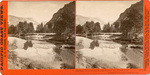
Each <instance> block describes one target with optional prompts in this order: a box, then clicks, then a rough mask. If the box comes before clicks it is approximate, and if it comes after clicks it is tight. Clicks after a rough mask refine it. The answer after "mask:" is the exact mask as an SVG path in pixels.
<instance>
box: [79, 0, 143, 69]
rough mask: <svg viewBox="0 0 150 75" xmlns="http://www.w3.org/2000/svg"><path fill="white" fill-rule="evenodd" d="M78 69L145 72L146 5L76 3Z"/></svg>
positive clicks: (138, 2) (106, 2)
mask: <svg viewBox="0 0 150 75" xmlns="http://www.w3.org/2000/svg"><path fill="white" fill-rule="evenodd" d="M76 7H77V8H76V68H78V69H94V68H96V69H142V68H143V1H142V0H141V1H140V0H137V1H77V3H76Z"/></svg>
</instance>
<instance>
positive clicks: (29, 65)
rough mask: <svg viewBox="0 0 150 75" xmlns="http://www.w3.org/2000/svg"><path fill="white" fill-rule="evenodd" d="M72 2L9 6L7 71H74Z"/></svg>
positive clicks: (12, 3) (15, 4)
mask: <svg viewBox="0 0 150 75" xmlns="http://www.w3.org/2000/svg"><path fill="white" fill-rule="evenodd" d="M74 68H75V2H74V1H9V2H8V69H74Z"/></svg>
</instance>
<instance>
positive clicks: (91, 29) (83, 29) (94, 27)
mask: <svg viewBox="0 0 150 75" xmlns="http://www.w3.org/2000/svg"><path fill="white" fill-rule="evenodd" d="M100 31H101V27H100V23H99V22H96V23H94V22H93V21H91V22H88V21H87V22H86V23H85V24H84V25H82V26H81V25H77V26H76V33H77V34H84V33H86V34H92V33H98V32H100Z"/></svg>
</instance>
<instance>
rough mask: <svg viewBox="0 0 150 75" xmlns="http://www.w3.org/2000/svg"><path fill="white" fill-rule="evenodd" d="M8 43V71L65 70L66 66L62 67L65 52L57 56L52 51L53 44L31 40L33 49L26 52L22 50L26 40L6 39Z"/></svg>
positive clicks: (30, 48) (54, 46)
mask: <svg viewBox="0 0 150 75" xmlns="http://www.w3.org/2000/svg"><path fill="white" fill-rule="evenodd" d="M8 41H9V46H8V48H9V49H8V57H9V59H8V60H9V61H8V68H9V69H63V68H64V67H65V68H66V66H64V63H65V61H66V60H65V59H62V56H65V55H66V54H67V52H65V53H64V51H66V50H62V51H61V53H60V55H59V54H58V53H56V52H55V51H54V50H53V49H54V48H56V45H54V44H53V43H48V42H45V41H36V40H32V43H33V47H29V48H28V49H27V50H24V49H23V46H24V43H25V42H26V40H24V39H20V38H16V37H8ZM68 54H69V53H68ZM68 54H67V55H68ZM73 57H74V56H73ZM71 59H72V58H71ZM68 60H69V59H68ZM16 62H17V63H16ZM19 64H20V65H19ZM65 64H67V63H65Z"/></svg>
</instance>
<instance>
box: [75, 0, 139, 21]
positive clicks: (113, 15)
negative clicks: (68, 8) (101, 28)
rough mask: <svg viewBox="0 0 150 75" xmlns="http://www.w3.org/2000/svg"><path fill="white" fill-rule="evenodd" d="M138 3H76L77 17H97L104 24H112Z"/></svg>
mask: <svg viewBox="0 0 150 75" xmlns="http://www.w3.org/2000/svg"><path fill="white" fill-rule="evenodd" d="M136 2H138V1H77V10H76V12H77V15H82V16H85V17H97V18H99V19H101V20H102V21H104V22H114V21H116V20H117V19H118V18H119V15H120V14H121V13H122V12H124V11H125V10H126V9H127V8H129V7H130V6H131V4H134V3H136Z"/></svg>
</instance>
